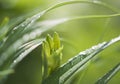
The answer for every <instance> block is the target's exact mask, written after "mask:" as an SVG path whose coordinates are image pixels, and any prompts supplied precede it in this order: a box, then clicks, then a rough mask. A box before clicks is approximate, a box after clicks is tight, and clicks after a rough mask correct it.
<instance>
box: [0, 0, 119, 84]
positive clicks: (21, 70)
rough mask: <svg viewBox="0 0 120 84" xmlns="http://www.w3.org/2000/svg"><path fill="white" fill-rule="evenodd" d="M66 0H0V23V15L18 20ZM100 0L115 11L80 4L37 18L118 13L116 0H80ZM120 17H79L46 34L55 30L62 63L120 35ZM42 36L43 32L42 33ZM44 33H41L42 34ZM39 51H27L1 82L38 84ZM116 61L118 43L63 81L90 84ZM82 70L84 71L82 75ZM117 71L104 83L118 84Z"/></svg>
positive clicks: (39, 76)
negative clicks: (25, 55) (61, 45)
mask: <svg viewBox="0 0 120 84" xmlns="http://www.w3.org/2000/svg"><path fill="white" fill-rule="evenodd" d="M62 1H70V0H0V22H1V20H2V19H3V18H4V17H6V16H7V17H9V18H10V23H12V20H13V19H15V20H16V19H18V18H20V19H22V18H23V17H24V16H30V15H33V14H36V13H38V12H40V11H42V10H44V9H46V8H48V7H50V6H52V5H54V4H56V3H59V2H62ZM82 1H96V2H97V1H101V2H104V3H106V4H108V5H109V6H111V7H112V8H113V9H115V10H116V11H112V10H110V9H108V8H106V7H103V6H100V5H95V4H88V3H80V4H74V5H66V6H63V7H59V8H57V9H55V10H53V11H51V12H49V13H47V14H46V15H45V16H44V17H43V18H42V19H41V20H51V19H59V18H65V17H73V16H83V15H100V14H115V13H119V12H120V0H82ZM119 22H120V17H113V18H94V19H80V20H75V21H69V22H66V23H63V24H60V25H58V26H56V27H54V28H53V29H51V30H50V31H47V32H46V33H50V34H52V33H53V32H54V31H57V32H58V33H59V34H60V37H61V39H62V40H61V41H62V43H63V45H64V50H63V60H62V63H64V62H66V61H67V60H68V59H69V58H71V57H72V56H75V55H76V54H78V53H79V52H80V51H83V50H85V49H87V48H89V47H91V46H93V45H96V44H98V43H100V42H103V41H108V40H110V39H112V38H114V37H116V36H118V35H119V34H120V28H119V26H120V25H119ZM45 35H46V34H45ZM43 36H44V35H43ZM40 51H41V47H38V48H37V49H35V50H34V51H33V52H31V53H30V54H29V55H28V56H27V57H26V58H25V59H23V61H22V62H21V63H19V64H18V66H17V67H16V69H15V73H14V74H12V75H10V76H9V77H8V79H7V81H6V83H5V84H40V81H41V72H40V66H41V65H40V54H41V53H40ZM119 61H120V43H116V44H114V45H112V46H111V47H109V48H107V49H106V50H104V51H103V52H102V53H100V54H99V55H98V56H97V57H95V58H94V59H93V60H92V61H91V62H90V63H89V66H88V67H86V68H85V69H83V70H82V71H81V72H78V73H77V74H76V75H75V77H73V78H71V79H70V80H68V81H67V83H68V84H80V83H81V84H94V82H95V81H96V80H97V79H98V78H99V77H101V76H103V74H105V73H106V72H107V71H109V70H110V69H111V68H112V67H114V66H115V65H116V64H117V63H118V62H119ZM82 73H84V75H83V77H82V78H81V76H82ZM119 79H120V72H119V73H118V74H117V75H116V76H115V77H114V78H113V79H112V80H111V81H110V82H109V83H108V84H119V83H120V80H119Z"/></svg>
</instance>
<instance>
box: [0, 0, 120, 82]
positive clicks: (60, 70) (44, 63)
mask: <svg viewBox="0 0 120 84" xmlns="http://www.w3.org/2000/svg"><path fill="white" fill-rule="evenodd" d="M22 2H23V1H21V3H22ZM32 2H34V0H32ZM32 2H31V3H32ZM39 2H41V3H43V2H44V1H39ZM107 2H108V3H107ZM111 2H112V1H111ZM0 3H1V4H3V5H4V4H5V3H11V5H9V6H8V7H6V8H5V7H4V6H3V5H2V8H3V9H2V10H9V11H10V9H9V7H10V8H12V7H14V4H15V3H12V0H10V1H8V2H7V0H6V1H5V2H4V1H0ZM16 3H17V1H16ZM21 3H20V4H21ZM20 4H19V5H20ZM78 5H79V6H80V7H81V8H79V6H78ZM71 6H72V7H71ZM116 6H117V5H114V4H110V1H104V0H100V1H89V0H87V1H86V0H83V1H81V0H80V1H77V0H73V1H69V0H68V1H64V2H60V3H56V4H55V5H53V6H50V7H48V8H47V9H45V10H43V11H42V12H38V13H36V14H35V13H33V12H31V14H33V15H32V16H30V14H28V15H23V16H21V17H22V20H21V19H20V20H19V18H18V21H16V19H14V18H15V17H14V18H13V19H12V20H11V17H12V16H10V21H9V18H8V17H6V18H5V19H4V20H3V21H2V22H1V24H0V84H6V83H4V81H6V82H7V84H10V82H9V81H10V80H13V81H12V82H11V84H16V83H17V84H39V83H40V82H41V83H43V84H48V83H49V84H64V83H65V84H67V83H68V84H70V83H72V84H76V83H77V84H79V83H81V84H86V83H88V82H89V83H90V84H93V83H95V81H97V80H98V79H99V77H101V76H103V73H107V74H106V75H104V76H103V77H102V78H100V80H98V81H97V82H96V83H97V84H101V82H102V83H103V82H104V83H107V82H108V81H109V80H110V79H114V78H115V79H116V80H117V79H118V78H117V77H114V76H115V74H116V73H117V72H118V71H119V65H118V66H116V67H114V68H113V69H112V70H110V71H109V72H107V71H108V70H109V68H111V67H112V66H113V65H114V63H118V62H119V57H118V55H119V48H118V44H117V45H114V47H117V49H116V48H114V47H111V48H108V49H110V50H108V51H107V53H106V52H104V51H106V50H107V49H106V48H107V47H108V46H110V45H113V44H114V43H116V42H117V41H119V40H120V37H116V36H118V35H119V32H118V31H119V16H120V14H119V11H120V10H119V8H117V7H116ZM24 7H25V6H24ZM33 7H34V6H33ZM41 7H42V6H41ZM64 7H65V8H64ZM67 7H68V8H67ZM17 8H18V9H19V7H17ZM60 8H61V9H62V10H60ZM0 9H1V8H0ZM63 9H64V10H65V11H63ZM2 10H0V11H2ZM22 10H24V9H23V8H22V9H21V11H22ZM16 11H17V9H16ZM19 11H20V9H19ZM66 11H67V12H68V13H69V14H68V15H67V16H64V15H63V16H62V13H64V12H66ZM71 11H73V12H71ZM86 11H87V12H86ZM13 13H15V12H13ZM18 13H19V12H18ZM51 13H52V14H53V15H52V19H50V17H51ZM54 13H55V14H54ZM59 13H60V14H59ZM9 14H10V13H9ZM65 14H66V13H65ZM3 16H4V12H1V17H3ZM28 16H30V17H28ZM56 16H58V18H56ZM59 16H60V17H59ZM21 17H20V18H21ZM54 18H55V19H54ZM0 19H1V18H0ZM71 23H72V24H71ZM109 23H110V24H109ZM106 30H108V31H109V33H107V34H105V33H104V32H108V31H106ZM53 31H57V32H58V33H59V34H60V35H61V37H59V35H58V33H56V32H55V33H54V34H53V37H52V36H50V35H49V34H48V33H52V32H53ZM103 31H104V32H103ZM101 32H102V35H100V34H101ZM46 33H47V34H48V35H47V37H46ZM100 36H101V38H100ZM113 37H116V38H114V39H112V38H113ZM96 38H97V39H98V38H99V39H100V41H101V39H102V40H108V39H112V40H110V41H108V42H107V41H106V42H103V43H100V44H98V45H96V46H93V47H91V48H90V49H87V50H85V51H83V52H80V51H81V50H83V49H84V48H88V46H91V45H94V41H96ZM60 40H62V41H63V43H62V45H61V41H60ZM66 41H68V43H66ZM100 41H98V40H97V42H98V43H99V42H100ZM68 44H70V45H69V47H68ZM71 44H72V45H71ZM63 45H64V50H63ZM39 47H40V48H39ZM71 47H75V49H76V50H74V49H73V48H71ZM38 48H39V49H38ZM36 49H38V50H39V52H40V53H41V54H38V53H37V52H35V54H34V55H33V54H32V53H33V51H36ZM115 49H116V50H115ZM103 50H104V51H103ZM62 51H63V52H62ZM101 51H103V54H105V55H102V54H99V53H100V52H101ZM114 51H115V52H116V53H114ZM117 51H118V52H117ZM112 52H113V54H111V53H112ZM62 53H63V57H62ZM77 53H79V54H77ZM109 53H110V54H109ZM75 54H77V55H76V56H75ZM31 55H33V58H35V57H37V56H38V57H40V59H39V61H40V62H39V63H38V65H40V67H38V68H40V69H38V71H37V70H36V68H35V69H34V70H36V71H37V72H35V71H34V72H31V73H30V76H27V78H28V80H29V82H25V81H19V82H18V81H17V80H15V79H14V78H16V77H14V75H16V74H17V72H16V70H17V69H16V68H19V65H18V64H21V63H24V61H25V59H26V58H29V56H31ZM97 55H101V56H97ZM109 55H110V56H109ZM115 55H117V57H114V58H115V59H114V60H113V56H115ZM26 56H27V57H26ZM108 56H109V58H108ZM68 58H70V59H68ZM97 59H98V60H97ZM111 59H112V60H111ZM30 60H33V59H30ZM67 60H68V61H67ZM96 60H97V61H96ZM107 60H108V61H107ZM90 61H91V63H90V65H89V64H88V62H90ZM28 62H29V61H28ZM34 62H36V61H32V62H30V66H29V67H30V70H29V69H28V71H32V67H33V66H36V65H33V66H32V64H31V63H33V64H34ZM98 62H100V63H98ZM111 63H112V64H111ZM25 64H26V63H24V64H23V65H21V66H22V67H24V66H25ZM28 64H29V63H28ZM87 64H88V67H87V66H86V65H87ZM99 64H101V67H102V69H99V68H98V69H97V70H96V66H97V67H100V65H99ZM17 65H18V66H17ZM110 65H111V66H110ZM106 66H107V67H106ZM109 66H110V67H109ZM15 67H16V68H15ZM89 67H93V69H91V68H90V70H89ZM84 68H88V71H87V73H88V72H90V74H86V73H85V72H84ZM103 68H105V70H103ZM23 69H24V70H27V69H26V67H24V68H23ZM80 69H81V70H82V71H81V70H80ZM39 71H40V74H39V75H38V74H37V75H36V76H35V77H34V76H32V74H34V73H38V72H39ZM78 71H79V73H80V74H79V76H77V75H76V73H77V72H78ZM95 71H96V73H97V74H95V75H92V73H93V72H95ZM13 72H14V73H13ZM81 72H84V76H86V77H84V76H83V77H81ZM12 73H13V78H12V75H10V74H12ZM19 73H20V74H22V73H23V72H22V71H20V72H19ZM24 75H25V74H23V75H22V77H21V78H23V80H25V79H24ZM116 75H117V74H116ZM9 76H11V77H9ZM17 77H19V76H17ZM30 77H31V79H32V80H30V79H29V78H30ZM79 77H80V79H79ZM7 78H8V80H7ZM10 78H11V79H10ZM33 78H34V79H33ZM86 78H87V81H86ZM92 78H93V79H92ZM9 79H10V80H9ZM36 79H38V80H39V81H37V82H36V81H35V82H30V81H34V80H36ZM115 79H114V80H115ZM74 80H75V81H74ZM118 81H119V80H118ZM110 82H111V81H110ZM114 83H117V82H116V81H113V83H112V82H111V84H114Z"/></svg>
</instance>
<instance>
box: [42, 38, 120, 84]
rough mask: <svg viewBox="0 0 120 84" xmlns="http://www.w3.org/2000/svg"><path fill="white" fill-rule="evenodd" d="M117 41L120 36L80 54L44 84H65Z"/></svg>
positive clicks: (119, 39)
mask: <svg viewBox="0 0 120 84" xmlns="http://www.w3.org/2000/svg"><path fill="white" fill-rule="evenodd" d="M117 41H120V36H119V37H117V38H114V39H112V40H111V41H109V42H103V43H101V44H98V45H96V46H93V47H92V48H90V49H87V50H85V51H83V52H81V53H79V54H78V55H76V56H75V57H73V58H71V59H70V60H69V61H68V62H66V63H65V64H63V65H62V66H61V67H60V68H58V69H57V70H56V71H55V72H54V73H53V74H51V75H50V76H49V77H48V78H47V79H46V80H45V81H43V84H48V83H49V84H53V83H54V84H63V83H64V82H65V81H66V80H67V79H68V78H69V77H70V76H71V75H73V74H74V73H75V72H76V71H77V70H79V69H80V68H82V67H83V66H84V65H85V64H86V63H87V62H89V60H91V59H92V58H93V57H94V56H95V55H96V54H98V53H100V52H101V51H102V50H103V49H105V48H107V47H108V46H110V45H112V44H113V43H115V42H117Z"/></svg>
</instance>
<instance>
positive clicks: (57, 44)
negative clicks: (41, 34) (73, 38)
mask: <svg viewBox="0 0 120 84" xmlns="http://www.w3.org/2000/svg"><path fill="white" fill-rule="evenodd" d="M53 41H54V49H55V50H57V49H59V48H60V38H59V35H58V33H56V32H55V33H54V36H53Z"/></svg>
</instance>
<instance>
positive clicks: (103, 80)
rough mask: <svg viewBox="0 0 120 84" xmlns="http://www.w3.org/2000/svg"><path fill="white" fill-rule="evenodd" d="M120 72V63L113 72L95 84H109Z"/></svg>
mask: <svg viewBox="0 0 120 84" xmlns="http://www.w3.org/2000/svg"><path fill="white" fill-rule="evenodd" d="M118 71H120V63H118V64H117V65H116V66H115V67H114V68H113V69H112V70H110V71H109V72H108V73H106V74H105V75H104V76H103V77H101V78H100V79H99V80H98V81H97V82H96V83H95V84H107V83H108V82H109V81H110V79H111V78H112V77H114V76H115V75H116V74H117V72H118Z"/></svg>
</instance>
